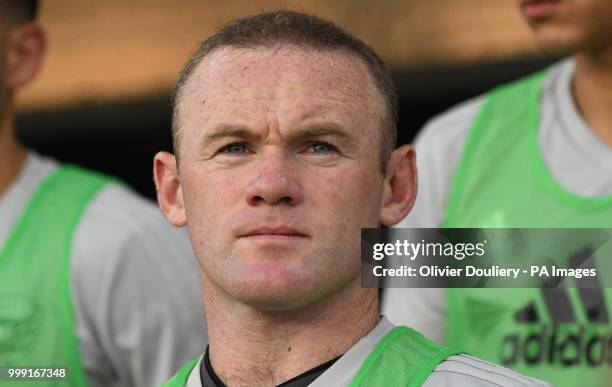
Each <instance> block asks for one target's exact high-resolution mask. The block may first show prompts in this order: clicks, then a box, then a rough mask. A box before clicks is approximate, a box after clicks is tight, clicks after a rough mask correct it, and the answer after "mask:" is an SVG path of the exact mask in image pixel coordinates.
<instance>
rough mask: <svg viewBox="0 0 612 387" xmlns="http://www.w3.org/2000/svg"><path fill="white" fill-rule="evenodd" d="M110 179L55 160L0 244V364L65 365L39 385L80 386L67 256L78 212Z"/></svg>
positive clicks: (23, 384)
mask: <svg viewBox="0 0 612 387" xmlns="http://www.w3.org/2000/svg"><path fill="white" fill-rule="evenodd" d="M108 180H109V179H108V178H107V177H105V176H103V175H100V174H97V173H94V172H89V171H86V170H83V169H81V168H78V167H75V166H60V167H58V168H57V169H56V170H55V171H54V172H52V173H51V174H50V175H49V176H48V177H47V178H46V179H45V180H44V181H43V182H42V183H41V184H40V186H39V187H38V189H37V190H36V191H35V192H34V194H33V195H32V198H31V200H30V202H29V203H28V204H27V206H26V208H25V209H24V211H23V213H22V215H21V217H20V218H19V219H18V221H17V222H16V224H15V226H14V227H13V229H12V230H11V232H10V234H9V236H8V239H7V241H6V243H5V245H4V247H3V248H1V249H0V365H20V366H49V367H53V366H55V367H67V368H68V378H67V379H66V380H64V381H62V382H51V381H46V382H44V383H43V384H45V385H53V386H85V385H86V379H85V373H84V370H83V366H82V364H81V359H80V353H79V348H78V342H77V338H76V333H75V324H74V314H73V309H72V297H71V294H70V282H71V281H70V266H71V265H70V256H71V248H72V239H73V236H74V232H75V230H76V228H77V225H78V223H79V221H80V219H81V215H82V213H83V211H84V210H85V208H86V206H87V204H88V203H89V202H90V200H91V199H92V198H93V196H94V195H95V194H96V193H97V192H98V191H99V190H100V189H101V188H102V187H103V186H104V184H105V183H106V182H107V181H108ZM16 385H19V386H21V387H26V386H40V385H41V383H40V382H26V381H24V382H18V383H16Z"/></svg>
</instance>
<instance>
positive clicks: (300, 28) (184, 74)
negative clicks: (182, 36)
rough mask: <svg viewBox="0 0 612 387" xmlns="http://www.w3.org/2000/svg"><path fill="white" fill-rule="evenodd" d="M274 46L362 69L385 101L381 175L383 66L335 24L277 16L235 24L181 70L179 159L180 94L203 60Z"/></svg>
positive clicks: (388, 147) (389, 103)
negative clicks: (331, 53)
mask: <svg viewBox="0 0 612 387" xmlns="http://www.w3.org/2000/svg"><path fill="white" fill-rule="evenodd" d="M277 43H287V44H293V45H296V46H299V47H305V48H312V49H315V50H346V51H348V52H350V53H352V54H355V55H356V56H357V57H358V58H360V59H361V60H363V62H364V63H365V64H366V66H367V68H368V70H369V72H370V74H371V75H372V77H373V78H374V81H375V84H376V87H377V88H378V90H379V91H380V93H381V94H382V96H383V98H384V100H385V116H384V117H383V118H382V119H383V121H382V126H383V132H382V141H381V152H380V163H381V169H382V172H383V173H384V172H385V170H386V166H387V162H388V160H389V157H390V155H391V152H392V151H393V149H394V148H395V143H396V141H397V114H398V112H397V111H398V103H397V91H396V90H395V86H394V84H393V80H392V78H391V75H390V74H389V72H388V71H387V69H386V67H385V64H384V62H383V61H382V59H380V57H379V56H378V55H377V54H376V52H374V50H373V49H372V48H370V47H369V46H368V45H367V44H365V43H364V42H362V41H361V40H359V39H358V38H356V37H355V36H353V35H351V34H350V33H348V32H346V31H344V30H343V29H341V28H340V27H338V26H336V25H335V24H334V23H332V22H330V21H327V20H323V19H321V18H319V17H317V16H314V15H308V14H305V13H301V12H296V11H289V10H277V11H273V12H267V13H262V14H259V15H255V16H249V17H246V18H243V19H237V20H234V21H231V22H229V23H227V24H226V25H225V26H223V27H222V28H221V29H220V30H219V31H217V33H215V34H214V35H212V36H210V37H209V38H208V39H206V40H204V41H203V42H202V43H201V44H200V46H199V47H198V49H197V50H196V51H195V52H194V54H193V55H192V56H191V58H190V59H189V61H188V62H187V63H186V64H185V66H184V67H183V70H182V71H181V73H180V75H179V78H178V81H177V82H176V86H175V88H174V92H173V94H172V140H173V146H174V152H175V155H176V156H177V161H178V158H179V154H178V148H179V118H178V108H177V107H178V103H179V100H180V98H181V91H182V89H183V87H184V86H185V84H186V83H187V81H188V80H189V78H190V77H191V75H192V74H193V72H194V71H195V69H196V68H197V66H198V65H199V64H200V62H201V61H202V60H203V58H204V57H205V56H206V55H208V54H210V53H211V52H212V51H214V50H216V49H218V48H221V47H237V48H258V47H268V46H271V45H273V44H277Z"/></svg>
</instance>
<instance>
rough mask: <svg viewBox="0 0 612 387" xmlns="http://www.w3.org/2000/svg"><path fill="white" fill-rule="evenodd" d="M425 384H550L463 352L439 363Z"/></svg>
mask: <svg viewBox="0 0 612 387" xmlns="http://www.w3.org/2000/svg"><path fill="white" fill-rule="evenodd" d="M423 386H424V387H438V386H446V387H454V386H457V387H460V386H473V387H499V386H504V387H506V386H512V387H548V386H550V384H549V383H546V382H543V381H541V380H537V379H533V378H529V377H526V376H524V375H521V374H519V373H518V372H515V371H512V370H510V369H507V368H504V367H501V366H498V365H496V364H493V363H489V362H487V361H484V360H481V359H478V358H475V357H472V356H469V355H464V354H462V355H454V356H450V357H448V358H447V359H446V360H444V361H443V362H441V363H440V364H438V366H437V367H436V368H435V369H434V370H433V372H432V373H431V375H430V376H429V378H428V379H427V380H426V381H425V384H423Z"/></svg>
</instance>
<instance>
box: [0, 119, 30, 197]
mask: <svg viewBox="0 0 612 387" xmlns="http://www.w3.org/2000/svg"><path fill="white" fill-rule="evenodd" d="M26 158H27V152H26V150H25V149H24V148H23V147H22V146H21V145H20V144H19V143H18V142H17V138H16V137H15V130H14V121H13V116H12V115H11V114H10V113H5V114H0V197H1V196H2V194H3V193H4V192H5V191H6V190H7V189H8V187H9V186H10V185H11V183H12V182H13V180H15V178H16V177H17V175H18V174H19V171H20V170H21V167H23V164H24V163H25V161H26Z"/></svg>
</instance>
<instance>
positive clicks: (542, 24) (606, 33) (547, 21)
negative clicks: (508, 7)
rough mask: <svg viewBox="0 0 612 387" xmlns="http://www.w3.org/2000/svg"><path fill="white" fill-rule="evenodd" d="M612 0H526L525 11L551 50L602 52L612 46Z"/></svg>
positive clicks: (538, 38)
mask: <svg viewBox="0 0 612 387" xmlns="http://www.w3.org/2000/svg"><path fill="white" fill-rule="evenodd" d="M611 5H612V4H611V3H610V0H522V1H520V8H521V13H522V14H523V16H524V17H525V19H526V20H527V22H528V23H529V26H530V27H531V29H532V30H533V31H534V34H535V38H536V41H537V43H538V45H539V46H540V47H541V48H542V49H543V50H544V51H545V52H548V53H551V54H557V55H566V54H572V53H575V52H576V51H587V52H595V53H597V52H599V51H602V50H609V49H610V48H611V47H612V6H611Z"/></svg>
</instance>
